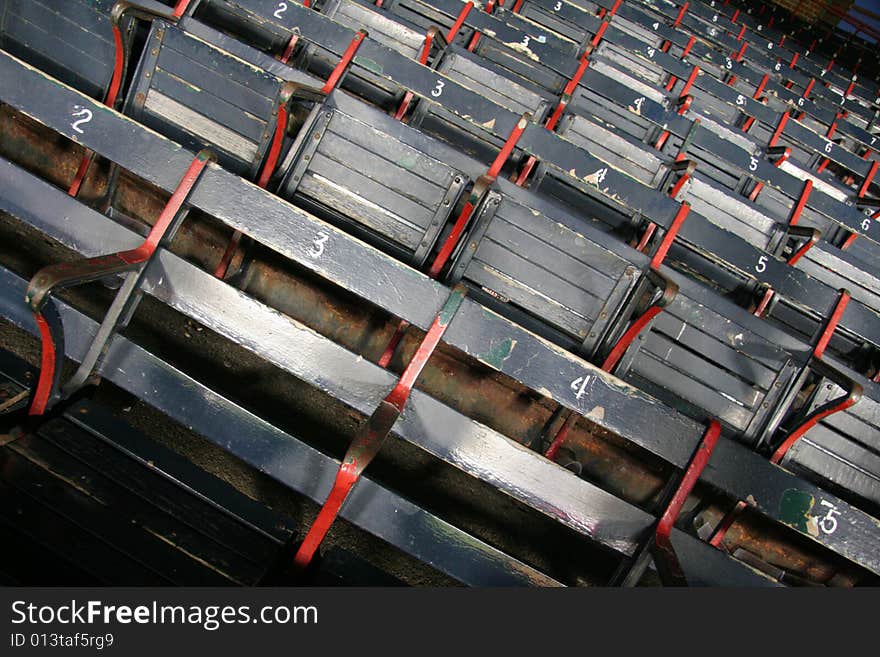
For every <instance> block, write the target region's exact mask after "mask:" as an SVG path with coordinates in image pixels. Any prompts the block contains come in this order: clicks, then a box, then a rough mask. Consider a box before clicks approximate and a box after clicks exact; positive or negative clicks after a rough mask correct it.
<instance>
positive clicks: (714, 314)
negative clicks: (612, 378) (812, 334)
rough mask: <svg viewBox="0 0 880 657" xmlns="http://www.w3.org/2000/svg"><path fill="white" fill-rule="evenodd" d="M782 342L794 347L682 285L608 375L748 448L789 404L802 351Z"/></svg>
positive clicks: (689, 284)
mask: <svg viewBox="0 0 880 657" xmlns="http://www.w3.org/2000/svg"><path fill="white" fill-rule="evenodd" d="M777 339H780V343H779V344H777ZM783 340H784V342H782V341H783ZM786 343H789V344H790V345H791V346H797V343H796V341H794V340H792V339H791V338H787V337H786V336H784V335H783V334H782V333H781V332H780V331H773V330H772V329H769V327H767V326H766V325H764V324H762V323H761V320H759V319H758V318H756V317H754V316H752V315H750V314H749V313H748V312H746V311H745V310H743V309H742V308H740V307H739V306H736V305H734V304H733V303H731V302H728V301H727V300H725V299H722V298H718V297H717V296H716V295H714V294H709V293H708V292H707V291H706V290H702V289H700V288H699V287H698V286H697V285H696V284H694V283H692V282H690V281H687V282H683V283H682V285H681V289H680V290H679V293H678V295H677V296H676V298H675V300H674V301H673V302H672V303H671V304H670V305H669V306H668V307H667V308H666V309H665V310H664V311H663V312H662V313H660V314H659V315H657V317H656V318H655V319H654V320H653V321H652V323H651V325H650V327H648V328H646V329H645V330H643V332H642V334H641V335H640V336H639V338H638V339H636V340H634V341H633V343H632V345H631V346H630V347H629V349H627V351H626V353H625V354H624V356H623V358H622V360H621V362H620V365H619V367H618V368H617V370H616V372H615V373H616V374H617V376H619V377H620V378H622V379H624V380H626V381H628V382H630V383H632V384H634V385H636V386H637V387H640V388H642V389H643V390H645V391H646V392H648V393H650V394H652V395H654V396H655V397H657V398H659V399H661V400H663V401H665V402H667V403H668V404H670V405H671V406H673V407H675V408H678V409H679V410H681V411H682V412H684V413H686V414H688V415H691V416H692V417H694V418H695V419H698V420H700V421H703V420H708V419H710V418H716V419H717V420H719V421H720V422H721V423H722V424H723V425H724V427H725V428H726V429H727V430H728V431H730V432H731V433H732V434H734V435H737V436H738V437H740V438H742V439H743V440H745V441H746V442H748V443H754V442H756V441H760V440H762V439H763V438H764V437H765V436H767V435H769V434H770V433H771V432H772V431H773V429H775V426H773V425H775V424H776V423H778V420H779V419H781V418H780V417H779V415H778V411H779V408H780V405H781V406H782V407H784V406H785V405H786V404H787V403H789V402H790V397H791V395H792V394H793V393H794V392H795V390H794V388H795V387H796V386H794V385H793V384H794V383H795V382H796V381H797V379H798V378H799V374H800V372H801V371H802V367H803V366H804V364H805V363H806V358H807V354H806V353H805V349H806V348H805V347H804V348H803V349H802V350H801V351H798V352H797V356H793V355H792V354H791V353H789V351H787V350H786V349H784V348H783V347H782V346H780V344H786Z"/></svg>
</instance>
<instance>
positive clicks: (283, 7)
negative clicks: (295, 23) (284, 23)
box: [272, 2, 287, 18]
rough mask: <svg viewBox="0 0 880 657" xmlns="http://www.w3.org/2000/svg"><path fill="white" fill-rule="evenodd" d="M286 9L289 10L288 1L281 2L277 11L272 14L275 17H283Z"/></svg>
mask: <svg viewBox="0 0 880 657" xmlns="http://www.w3.org/2000/svg"><path fill="white" fill-rule="evenodd" d="M285 11H287V3H286V2H279V3H278V9H276V10H275V13H274V14H272V15H273V16H274V17H275V18H282V16H281V14H283V13H284V12H285Z"/></svg>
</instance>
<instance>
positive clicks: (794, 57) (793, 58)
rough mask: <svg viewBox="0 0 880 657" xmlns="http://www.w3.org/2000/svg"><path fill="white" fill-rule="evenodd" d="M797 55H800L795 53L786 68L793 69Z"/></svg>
mask: <svg viewBox="0 0 880 657" xmlns="http://www.w3.org/2000/svg"><path fill="white" fill-rule="evenodd" d="M799 54H800V53H797V52H796V53H795V54H794V55H793V56H792V58H791V63H790V64H789V65H788V68H794V65H795V64H796V63H797V60H798V55H799Z"/></svg>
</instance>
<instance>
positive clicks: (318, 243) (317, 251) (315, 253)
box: [309, 233, 330, 258]
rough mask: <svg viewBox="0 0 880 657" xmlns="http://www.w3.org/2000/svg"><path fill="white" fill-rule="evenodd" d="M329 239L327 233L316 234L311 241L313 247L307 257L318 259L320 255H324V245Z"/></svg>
mask: <svg viewBox="0 0 880 657" xmlns="http://www.w3.org/2000/svg"><path fill="white" fill-rule="evenodd" d="M329 239H330V236H329V235H328V234H327V233H318V236H317V237H315V239H313V240H312V244H314V246H313V247H312V249H311V250H310V251H309V255H310V256H312V257H313V258H320V257H321V256H322V255H324V245H325V244H326V243H327V240H329Z"/></svg>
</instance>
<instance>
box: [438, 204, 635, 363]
mask: <svg viewBox="0 0 880 657" xmlns="http://www.w3.org/2000/svg"><path fill="white" fill-rule="evenodd" d="M546 205H547V204H544V205H542V209H541V210H540V211H539V210H536V209H533V208H532V207H529V206H527V205H526V204H524V203H522V202H520V201H518V200H515V199H514V198H512V196H511V195H509V194H500V193H498V192H495V191H492V192H490V193H489V195H488V196H487V198H486V200H485V202H484V203H483V204H482V206H481V207H480V210H479V213H478V215H477V217H476V218H475V220H474V229H473V231H472V232H471V234H470V235H469V237H468V239H467V240H466V246H465V247H464V248H463V249H462V253H461V254H460V256H459V257H458V259H457V260H456V261H455V263H454V265H453V267H452V270H451V273H450V277H451V282H453V283H455V282H458V281H459V280H463V281H465V282H466V283H467V284H468V285H470V286H471V287H472V288H474V289H475V290H477V291H481V292H482V293H483V294H482V295H480V294H479V293H478V296H482V297H484V299H485V302H487V303H488V305H491V306H494V307H497V308H499V310H500V312H502V313H506V314H508V315H512V319H514V320H516V321H518V322H519V323H521V324H523V325H524V326H526V327H527V328H529V329H531V330H534V331H536V332H538V333H540V334H542V335H545V336H546V337H549V338H550V339H554V340H555V341H556V342H557V343H559V344H561V345H563V346H565V347H567V348H571V349H573V350H574V351H577V352H578V353H580V354H582V355H584V356H586V357H589V356H591V355H592V354H593V352H594V351H595V349H596V347H597V346H598V345H599V344H600V343H601V342H602V340H603V338H605V336H606V335H607V334H608V332H609V331H610V330H611V329H612V327H614V326H615V323H616V321H617V320H618V317H619V315H620V311H621V308H622V306H623V305H624V304H625V303H626V302H627V301H628V300H629V297H630V293H631V291H632V290H633V289H634V287H635V285H636V283H637V282H638V280H639V278H640V274H639V271H638V269H637V267H635V266H634V265H633V264H632V263H630V262H629V261H628V260H626V259H625V258H624V257H622V256H621V255H619V254H618V253H615V252H614V251H612V250H610V249H609V248H605V247H604V246H602V245H600V244H598V243H597V242H595V241H593V240H592V239H590V237H589V236H587V235H585V234H584V231H582V230H577V226H576V220H566V219H565V218H564V217H565V214H564V213H562V212H561V211H560V212H557V213H556V216H554V213H553V210H554V209H551V208H549V207H545V206H546ZM569 219H570V218H569Z"/></svg>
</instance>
